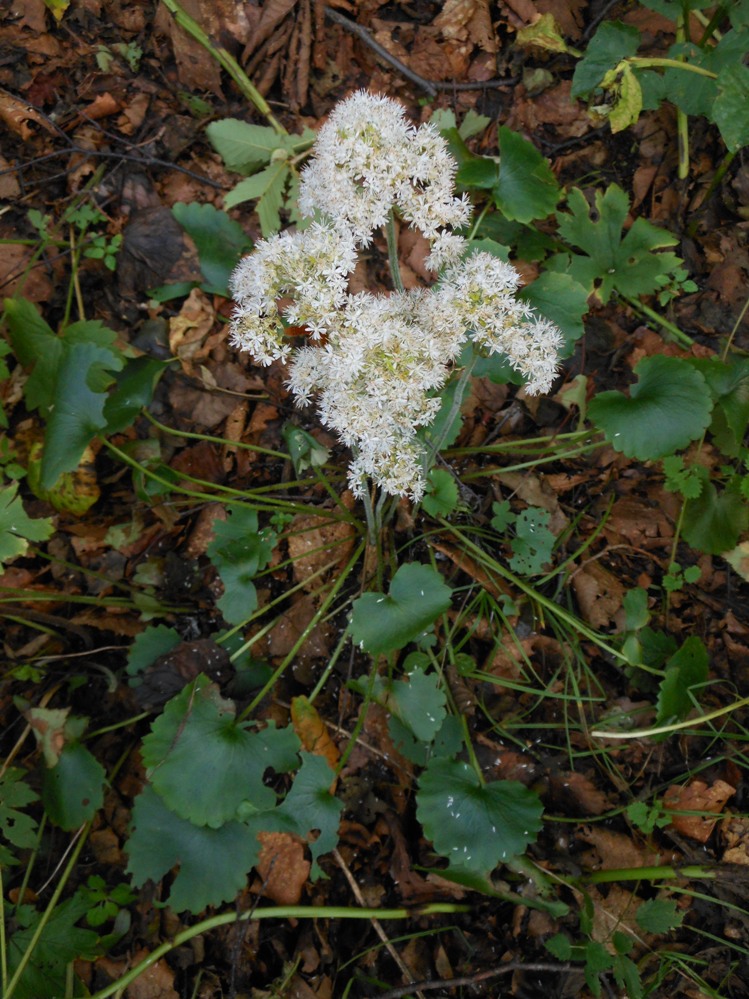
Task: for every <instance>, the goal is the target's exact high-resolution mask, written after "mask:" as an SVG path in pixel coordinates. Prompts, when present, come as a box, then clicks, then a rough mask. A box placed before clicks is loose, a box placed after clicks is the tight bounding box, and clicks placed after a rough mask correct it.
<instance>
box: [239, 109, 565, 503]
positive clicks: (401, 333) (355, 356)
mask: <svg viewBox="0 0 749 999" xmlns="http://www.w3.org/2000/svg"><path fill="white" fill-rule="evenodd" d="M456 169H457V166H456V163H455V161H454V160H453V159H452V157H451V156H450V155H449V151H448V149H447V145H446V144H445V142H444V140H443V139H442V138H441V136H440V135H439V133H438V132H437V131H436V129H434V128H433V127H432V126H431V125H422V126H421V127H420V128H418V129H417V128H416V127H415V126H414V125H413V124H411V122H409V121H408V119H407V118H406V116H405V112H404V110H403V108H402V107H401V106H400V105H399V104H397V103H395V102H394V101H391V100H388V99H387V98H385V97H377V96H375V95H372V94H368V93H365V92H361V93H358V94H354V95H353V96H352V97H350V98H349V99H348V100H346V101H344V102H343V103H342V104H339V105H338V107H336V108H335V109H334V111H333V113H332V114H331V115H330V118H329V120H328V122H327V123H326V124H325V125H324V126H323V128H322V129H321V130H320V133H319V136H318V140H317V142H316V145H315V152H314V157H313V159H312V160H311V162H310V164H309V165H308V166H307V167H306V168H305V170H304V173H303V176H302V181H301V188H300V200H299V204H300V208H301V209H302V211H303V212H305V213H306V214H307V215H309V216H313V215H315V216H316V217H317V219H318V220H319V221H317V222H313V223H312V224H311V225H310V227H309V228H308V229H306V230H304V231H302V232H296V233H293V234H291V233H289V232H285V233H282V234H280V235H278V236H273V237H272V238H271V239H268V240H265V241H263V242H260V243H258V244H257V246H256V248H255V250H254V252H253V253H252V254H250V256H248V257H245V259H244V260H243V261H242V262H241V263H240V264H239V266H238V267H237V269H236V270H235V272H234V274H233V276H232V291H233V294H234V297H235V300H236V303H237V304H236V308H235V312H234V315H233V317H232V323H231V331H230V336H231V342H232V343H233V345H234V346H236V347H239V348H240V349H241V350H246V351H249V352H250V353H251V354H252V356H253V358H254V359H255V361H256V362H258V363H260V364H270V363H271V362H272V361H274V360H278V359H282V360H289V361H290V363H289V386H290V389H291V391H292V393H293V395H294V397H295V398H296V400H297V402H299V403H300V404H305V405H306V404H308V403H309V402H311V401H312V400H313V399H314V400H315V401H316V402H317V406H318V410H319V414H320V419H321V420H322V422H323V423H324V424H325V425H326V426H328V427H330V428H331V429H333V430H334V431H335V432H336V433H337V434H338V436H339V437H340V439H341V441H342V442H343V443H344V444H345V445H346V446H348V447H350V448H351V449H352V452H353V460H352V462H351V465H350V468H349V481H350V484H351V488H352V489H353V491H354V493H355V494H356V495H357V496H362V495H363V494H364V490H365V488H366V479H367V478H371V479H373V480H374V482H376V483H377V484H378V485H379V486H380V488H381V489H383V490H384V491H385V492H387V493H389V494H391V495H395V496H405V495H408V496H410V497H411V498H412V499H414V500H417V501H418V500H419V499H421V497H422V496H423V494H424V488H425V485H426V479H425V476H426V472H427V469H426V468H425V464H426V452H425V448H424V445H423V444H422V443H421V441H420V439H419V437H418V431H419V429H420V428H422V427H426V426H429V424H431V423H432V421H433V420H434V418H435V416H436V414H437V412H438V410H439V408H440V403H441V400H440V396H439V393H440V391H441V390H442V389H443V387H444V385H445V383H446V382H447V379H448V378H449V377H450V374H451V371H452V367H453V365H454V364H455V362H456V361H457V360H458V358H459V356H460V354H461V352H462V350H463V348H464V346H465V344H466V342H467V341H468V340H469V339H472V340H473V342H474V343H475V344H476V346H477V347H478V348H480V349H481V350H482V351H484V352H486V353H490V354H491V353H503V354H505V355H506V356H507V358H508V359H509V361H510V363H511V364H512V365H513V366H514V367H515V368H516V369H517V370H518V371H520V372H521V373H522V374H523V375H524V377H525V378H526V380H527V390H528V391H529V392H541V391H544V390H546V389H548V388H549V386H550V385H551V382H552V381H553V378H554V375H555V373H556V367H557V356H558V351H559V347H560V345H561V334H560V332H559V330H557V329H556V327H554V326H553V325H552V324H551V323H549V322H547V321H546V320H542V319H538V318H536V317H535V316H534V315H533V312H532V310H531V309H530V308H529V307H528V306H527V305H526V304H525V303H523V302H521V301H518V300H517V298H516V297H515V293H516V292H517V289H518V287H519V284H520V277H519V275H518V273H517V272H516V271H515V269H514V268H513V267H511V266H510V265H509V264H507V263H505V262H504V261H502V260H499V259H497V258H496V257H493V256H491V255H490V254H488V253H475V254H473V255H470V254H468V255H466V254H467V253H468V249H469V244H468V243H467V241H466V240H465V239H464V238H463V237H461V236H459V235H458V234H456V233H455V232H454V231H453V229H455V228H461V227H463V226H465V225H466V223H467V222H468V219H469V217H470V205H469V204H468V201H467V199H466V198H465V197H463V198H456V197H454V195H453V186H454V180H455V172H456ZM393 210H396V211H397V212H399V213H400V215H401V217H402V218H403V219H404V220H405V221H407V222H409V223H411V224H412V225H414V226H417V227H418V228H419V229H420V230H421V231H422V232H423V233H424V235H425V236H426V237H427V239H428V240H429V241H430V243H431V253H430V255H429V257H428V258H427V266H428V267H429V268H430V269H431V270H433V271H434V272H435V273H440V274H441V277H440V280H439V283H438V284H437V285H435V286H434V287H433V288H429V289H426V288H420V289H415V290H412V291H408V292H393V293H391V294H389V295H373V294H370V293H369V292H363V293H360V294H356V295H353V294H351V293H350V292H349V290H348V280H349V276H350V275H351V274H352V272H353V270H354V268H355V266H356V260H357V251H358V250H359V249H360V248H362V247H364V246H367V245H368V244H369V243H370V242H371V240H372V236H373V233H374V232H375V230H376V229H378V228H380V227H382V226H385V225H387V224H388V223H389V222H390V219H391V217H392V212H393ZM288 326H293V327H303V332H304V333H305V334H306V336H305V337H304V338H303V339H301V340H299V341H297V340H294V343H295V344H296V349H295V350H293V351H292V345H291V343H290V342H289V339H288V338H287V337H286V336H285V335H284V330H285V329H286V328H287V327H288Z"/></svg>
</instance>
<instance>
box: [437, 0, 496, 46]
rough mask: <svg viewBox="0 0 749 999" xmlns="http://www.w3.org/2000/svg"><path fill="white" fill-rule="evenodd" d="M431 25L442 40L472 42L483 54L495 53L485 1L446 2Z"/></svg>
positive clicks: (453, 0) (463, 0) (452, 0)
mask: <svg viewBox="0 0 749 999" xmlns="http://www.w3.org/2000/svg"><path fill="white" fill-rule="evenodd" d="M432 24H433V27H435V28H439V30H440V32H441V33H442V35H443V37H444V38H450V39H455V40H457V41H470V42H473V44H474V45H478V46H479V48H482V49H483V50H484V51H485V52H494V51H496V40H495V38H494V32H493V31H492V22H491V15H490V13H489V4H488V2H487V0H446V3H444V4H443V6H442V11H441V12H440V13H439V14H438V15H437V17H435V19H434V21H433V22H432Z"/></svg>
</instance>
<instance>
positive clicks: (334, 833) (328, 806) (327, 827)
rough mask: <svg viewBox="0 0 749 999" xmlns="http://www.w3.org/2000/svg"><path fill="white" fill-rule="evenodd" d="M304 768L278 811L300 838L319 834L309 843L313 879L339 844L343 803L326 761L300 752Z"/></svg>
mask: <svg viewBox="0 0 749 999" xmlns="http://www.w3.org/2000/svg"><path fill="white" fill-rule="evenodd" d="M299 755H300V756H301V759H302V765H301V767H300V769H299V772H298V773H297V774H296V776H295V777H294V783H293V784H292V785H291V789H290V791H289V793H288V794H287V795H286V798H285V800H284V802H283V804H282V805H280V806H279V808H278V809H277V810H276V811H277V812H278V814H279V815H281V816H285V817H286V818H288V819H290V820H291V822H293V825H294V828H295V829H296V831H297V832H298V833H299V835H300V836H304V837H306V836H307V834H308V833H309V832H312V831H317V832H318V833H319V835H318V836H317V837H316V838H315V839H312V840H311V841H310V842H309V850H310V854H311V855H312V872H311V873H312V877H313V878H318V877H320V876H321V875H322V873H323V872H322V870H321V868H320V865H319V864H318V863H317V858H318V857H321V856H322V855H323V854H324V853H330V851H331V850H334V849H335V847H336V844H337V843H338V826H339V823H340V821H341V811H342V810H343V802H342V801H339V800H338V799H337V798H335V797H334V796H333V795H332V794H331V792H330V786H331V784H332V782H333V781H334V779H335V773H334V771H333V770H332V769H331V767H330V765H329V764H328V762H327V760H325V759H324V758H323V757H322V756H317V755H316V754H313V753H305V752H301V753H300V754H299Z"/></svg>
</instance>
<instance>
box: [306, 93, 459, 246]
mask: <svg viewBox="0 0 749 999" xmlns="http://www.w3.org/2000/svg"><path fill="white" fill-rule="evenodd" d="M456 170H457V163H456V162H455V160H454V159H453V157H452V156H451V155H450V153H449V151H448V148H447V143H446V142H445V140H444V139H443V138H442V136H441V135H440V134H439V132H438V131H437V129H436V128H434V126H433V125H430V124H426V125H422V126H421V127H420V128H419V129H417V128H416V127H415V126H414V125H413V124H412V123H411V122H410V121H408V119H407V118H406V115H405V111H404V109H403V107H402V106H401V105H400V104H398V103H397V102H395V101H392V100H390V99H389V98H387V97H379V96H376V95H374V94H369V93H367V92H366V91H359V93H356V94H353V95H352V96H351V97H349V98H348V99H347V100H345V101H343V102H342V103H341V104H338V105H337V106H336V107H335V108H334V110H333V112H332V113H331V115H330V117H329V118H328V121H327V122H326V123H325V125H323V127H322V128H321V129H320V132H319V133H318V137H317V141H316V143H315V151H314V155H313V157H312V159H311V160H310V162H309V164H308V165H307V166H306V167H305V168H304V170H303V172H302V179H301V184H300V189H299V207H300V209H301V210H302V212H304V213H305V214H306V215H309V216H312V215H314V214H315V213H319V214H320V215H322V216H323V217H324V218H327V219H330V220H331V222H332V224H334V225H336V226H338V227H339V228H342V229H343V230H344V231H347V232H350V233H351V234H352V235H353V236H354V238H355V240H356V242H357V244H358V245H359V246H367V245H369V243H370V242H371V241H372V235H373V233H374V232H375V231H376V230H377V229H380V228H382V226H384V225H385V224H386V223H387V221H388V219H389V217H390V213H391V211H392V210H393V208H397V209H398V211H400V213H401V215H402V216H403V218H404V219H405V220H406V221H407V222H410V223H412V224H413V225H415V226H417V228H419V229H421V230H422V232H423V233H424V235H425V236H426V237H427V238H428V239H430V240H431V239H434V238H436V237H437V236H438V234H439V230H440V229H441V228H444V227H448V226H449V227H453V228H460V227H462V226H464V225H466V223H467V222H468V220H469V218H470V215H471V206H470V203H469V201H468V199H467V197H466V196H465V195H464V196H463V197H462V198H456V197H454V195H453V187H454V181H455V173H456Z"/></svg>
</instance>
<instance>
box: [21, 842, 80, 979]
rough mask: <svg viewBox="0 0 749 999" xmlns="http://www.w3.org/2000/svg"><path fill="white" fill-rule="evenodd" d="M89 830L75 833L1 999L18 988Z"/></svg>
mask: <svg viewBox="0 0 749 999" xmlns="http://www.w3.org/2000/svg"><path fill="white" fill-rule="evenodd" d="M90 828H91V823H90V822H86V823H85V825H82V826H81V828H80V829H79V830H78V832H77V833H76V835H77V837H78V842H77V843H76V844H75V847H74V848H73V850H72V852H71V854H70V859H69V860H68V862H67V864H66V865H65V870H64V871H63V874H62V877H61V878H60V880H59V882H58V884H57V887H56V888H55V890H54V891H53V892H52V897H51V898H50V900H49V902H48V903H47V908H46V909H45V910H44V912H43V914H42V918H41V919H40V920H39V922H38V924H37V927H36V929H35V930H34V933H33V935H32V937H31V940H29V943H28V946H27V947H26V950H25V951H24V953H23V956H22V958H21V960H20V961H19V963H18V967H17V968H16V970H15V973H14V974H13V977H12V978H11V979H10V981H9V982H8V985H7V987H6V989H5V991H4V992H3V999H11V997H12V995H13V993H14V992H15V991H16V987H17V986H18V983H19V982H20V980H21V975H23V973H24V971H25V970H26V965H27V964H28V963H29V961H30V960H31V955H32V954H33V953H34V949H35V948H36V945H37V944H38V943H39V939H40V937H41V935H42V933H43V932H44V927H45V926H46V925H47V923H48V922H49V920H50V918H51V916H52V913H53V912H54V911H55V908H56V906H57V903H58V902H59V901H60V896H61V895H62V892H63V889H64V888H65V885H66V884H67V883H68V880H69V879H70V875H71V874H72V873H73V869H74V868H75V865H76V863H77V862H78V857H79V855H80V852H81V850H82V849H83V844H84V843H85V842H86V838H87V836H88V831H89V829H90Z"/></svg>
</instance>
